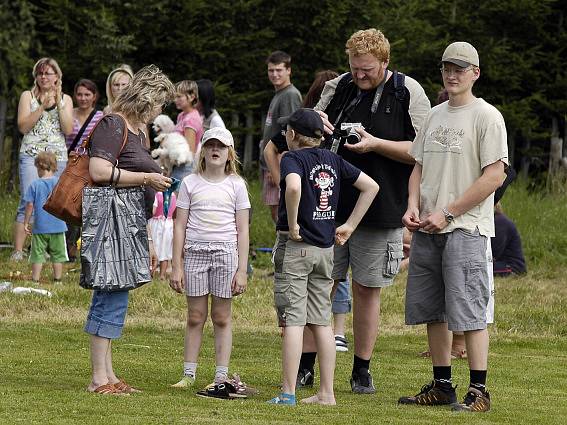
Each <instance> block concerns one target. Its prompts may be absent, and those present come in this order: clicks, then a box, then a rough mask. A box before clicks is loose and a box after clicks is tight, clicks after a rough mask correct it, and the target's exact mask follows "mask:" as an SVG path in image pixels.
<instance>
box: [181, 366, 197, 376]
mask: <svg viewBox="0 0 567 425" xmlns="http://www.w3.org/2000/svg"><path fill="white" fill-rule="evenodd" d="M183 375H185V376H192V377H193V378H195V377H196V376H197V363H191V362H183Z"/></svg>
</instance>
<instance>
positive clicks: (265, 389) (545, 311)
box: [0, 182, 567, 425]
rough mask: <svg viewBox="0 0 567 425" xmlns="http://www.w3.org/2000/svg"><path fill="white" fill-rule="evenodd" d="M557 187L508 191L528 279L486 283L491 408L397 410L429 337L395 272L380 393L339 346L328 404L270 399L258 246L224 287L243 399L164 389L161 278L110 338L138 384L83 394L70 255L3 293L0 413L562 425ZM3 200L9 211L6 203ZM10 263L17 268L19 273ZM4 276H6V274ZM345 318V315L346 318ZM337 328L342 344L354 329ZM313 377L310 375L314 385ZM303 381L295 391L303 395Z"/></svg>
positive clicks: (462, 366)
mask: <svg viewBox="0 0 567 425" xmlns="http://www.w3.org/2000/svg"><path fill="white" fill-rule="evenodd" d="M250 191H251V196H252V200H253V204H254V220H253V227H252V231H251V235H252V240H253V243H254V245H255V246H258V247H264V246H270V244H271V241H272V237H273V227H271V224H270V219H269V217H268V215H267V211H266V210H265V209H264V208H263V207H262V206H261V205H260V202H259V196H258V185H257V184H256V183H255V182H251V183H250ZM566 200H567V199H566V198H564V197H558V198H552V197H537V196H534V195H530V194H529V193H528V191H527V190H526V189H525V186H523V185H522V184H521V183H519V184H518V185H516V186H513V187H512V188H511V189H510V190H509V192H508V193H507V194H506V197H505V201H506V202H505V205H504V207H505V209H506V211H507V213H508V214H509V215H510V216H511V217H512V218H513V219H514V220H515V221H516V222H517V224H518V227H519V229H520V232H521V233H522V236H523V239H524V245H525V251H526V257H527V259H528V266H529V273H528V274H527V275H526V276H523V277H518V278H511V279H497V280H496V323H495V324H494V325H492V326H491V328H490V333H491V349H490V359H489V375H488V387H489V390H490V391H491V395H492V399H493V404H492V410H491V411H490V412H489V413H486V414H475V415H467V414H455V413H452V412H450V411H448V410H447V409H445V408H413V407H400V406H398V405H397V404H396V400H397V398H398V397H399V396H401V395H409V394H414V393H416V392H417V391H418V390H419V387H420V386H421V385H423V384H425V383H426V382H427V381H428V380H430V375H431V372H430V370H431V364H430V362H429V360H427V359H421V358H419V357H417V353H418V352H420V351H422V350H424V349H425V346H426V341H425V332H424V327H407V326H405V325H404V323H403V300H404V288H405V279H406V275H405V274H400V275H399V276H398V277H397V279H396V283H395V285H394V286H393V287H391V288H389V289H387V290H385V291H384V297H383V303H382V311H383V314H382V318H381V334H380V336H379V338H378V342H377V344H376V348H375V352H374V356H373V360H372V365H371V367H372V371H373V374H374V377H375V385H376V387H377V393H376V394H375V395H371V396H357V395H353V394H352V393H351V392H350V386H349V384H348V379H349V375H350V369H351V362H352V353H338V354H337V368H336V381H335V391H336V397H337V403H338V405H337V406H336V407H332V408H324V407H318V406H297V407H296V408H286V407H281V406H270V405H267V404H266V403H265V401H266V400H267V399H269V398H271V397H273V396H274V395H276V394H277V392H278V386H279V383H280V380H281V376H280V337H279V332H278V329H277V328H276V325H275V323H276V321H275V313H274V310H273V307H272V290H271V277H269V276H268V273H269V271H270V262H269V254H265V253H258V254H257V258H256V260H254V266H255V270H254V276H253V278H252V279H251V281H250V282H249V290H248V291H247V293H246V294H245V295H244V296H242V297H238V298H235V300H234V303H233V304H234V307H233V311H234V313H233V317H234V347H233V357H232V361H231V371H235V372H239V373H240V374H241V376H242V378H243V379H244V380H245V381H246V382H248V383H249V384H251V385H253V386H256V387H258V388H259V389H260V394H259V395H258V396H255V397H253V398H250V399H247V400H242V401H220V400H208V399H202V398H199V397H197V396H195V391H196V390H191V391H175V390H173V389H172V388H170V387H169V384H171V383H173V382H176V380H177V379H178V378H179V377H180V374H181V366H182V356H183V332H184V319H185V314H184V311H185V303H184V299H183V297H182V296H179V295H176V294H175V293H174V292H173V291H171V290H170V289H169V287H168V285H167V284H166V283H165V282H161V281H155V282H152V283H151V284H148V285H146V286H144V287H143V288H140V289H138V290H136V291H133V292H132V293H131V303H130V308H129V312H128V318H127V324H126V328H125V333H124V336H123V338H122V339H120V340H118V341H116V343H115V344H114V364H115V367H116V370H117V372H119V374H120V376H122V377H124V378H126V379H127V380H128V381H129V382H130V383H132V384H133V385H136V386H137V387H140V388H142V389H143V390H144V392H143V393H142V394H138V395H133V396H129V397H104V396H96V395H93V394H89V393H87V392H86V391H85V387H86V385H87V383H88V381H89V357H88V337H87V335H86V334H85V333H84V332H83V331H82V325H83V322H84V319H85V315H86V311H87V308H88V305H89V300H90V293H89V292H88V291H86V290H83V289H81V288H79V286H78V283H77V282H78V277H79V271H78V270H77V265H75V264H72V265H68V266H66V275H65V279H64V282H63V284H62V285H58V286H55V285H53V284H51V283H48V282H49V278H50V275H51V272H50V271H49V270H47V269H46V270H44V275H45V279H46V283H45V284H43V285H42V287H43V288H45V289H48V290H50V291H52V292H53V297H51V298H47V297H41V296H34V295H19V296H18V295H15V294H11V293H0V424H11V423H26V424H27V423H42V424H43V423H58V424H77V423H109V424H114V423H123V424H130V423H132V424H177V423H179V424H181V423H184V424H185V423H196V424H213V423H215V424H217V423H221V424H224V423H243V424H286V425H288V424H296V423H297V424H367V423H368V424H370V423H386V424H414V423H415V424H449V423H451V424H468V423H474V424H523V423H526V424H527V423H531V424H534V423H537V424H538V425H543V424H564V423H567V367H566V366H567V338H566V337H567V301H566V300H567V261H566V256H567V236H566V235H565V232H564V230H563V229H564V228H565V226H562V221H563V219H564V217H566V216H567V202H565V201H566ZM0 202H2V205H3V206H4V208H2V209H0V226H1V228H0V231H1V232H3V233H0V235H2V238H0V239H4V240H5V239H7V238H9V230H8V231H7V230H6V229H9V225H10V221H11V220H12V219H13V208H15V199H14V196H13V195H4V196H3V197H0ZM10 209H12V211H9V210H10ZM8 254H9V251H8V250H3V251H0V281H3V280H10V281H12V283H13V284H14V285H15V286H31V283H30V282H29V281H27V280H26V279H28V278H29V275H30V267H29V265H28V264H26V263H18V264H13V263H9V262H8V261H7V258H8ZM17 272H20V274H17ZM10 273H11V275H10ZM348 327H349V328H350V322H349V323H348ZM347 337H348V338H349V340H351V341H352V334H350V333H349V334H348V335H347ZM213 375H214V352H213V341H212V327H211V326H210V325H208V326H207V327H206V330H205V339H204V342H203V348H202V351H201V356H200V360H199V369H198V377H197V386H196V389H200V388H201V387H203V386H204V385H206V384H207V383H209V382H210V381H211V380H212V377H213ZM453 376H454V381H455V383H456V384H458V389H457V392H458V395H459V398H461V397H462V396H463V395H464V391H465V390H466V386H467V384H468V369H467V366H466V362H465V361H463V360H459V361H455V362H454V372H453ZM316 385H317V382H316ZM312 393H313V390H300V391H299V393H298V396H299V397H300V398H301V397H303V396H308V395H311V394H312Z"/></svg>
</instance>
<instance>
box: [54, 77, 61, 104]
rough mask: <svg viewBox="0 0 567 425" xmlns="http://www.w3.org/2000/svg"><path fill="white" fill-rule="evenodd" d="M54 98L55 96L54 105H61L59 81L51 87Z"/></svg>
mask: <svg viewBox="0 0 567 425" xmlns="http://www.w3.org/2000/svg"><path fill="white" fill-rule="evenodd" d="M53 90H54V92H55V93H54V96H55V104H56V105H61V99H62V98H63V90H62V88H61V80H57V81H56V82H55V85H54V87H53Z"/></svg>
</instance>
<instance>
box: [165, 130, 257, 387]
mask: <svg viewBox="0 0 567 425" xmlns="http://www.w3.org/2000/svg"><path fill="white" fill-rule="evenodd" d="M202 143H203V147H202V150H201V153H200V155H199V159H198V162H197V164H196V172H195V173H194V174H191V175H189V176H187V177H185V178H184V179H183V182H182V183H181V188H180V190H179V196H178V198H177V213H176V214H177V216H176V218H175V226H174V234H173V261H172V272H171V276H170V282H169V284H170V286H171V287H172V288H173V289H174V290H175V291H177V292H179V293H185V295H186V296H187V328H186V330H185V351H184V363H183V378H182V379H181V380H180V381H179V382H178V383H176V384H174V385H173V386H174V387H176V388H187V387H190V386H192V385H193V383H194V382H195V375H196V370H197V358H198V356H199V351H200V348H201V340H202V337H203V327H204V325H205V321H206V319H207V313H208V298H209V294H210V295H211V299H212V300H211V319H212V322H213V327H214V336H215V347H216V352H215V360H216V372H215V379H214V383H215V386H211V387H207V388H206V389H205V390H203V391H200V392H199V394H200V395H204V396H211V397H214V396H215V395H216V394H217V393H218V390H219V388H218V385H219V384H222V383H223V382H224V381H225V380H226V379H227V378H228V364H229V361H230V354H231V348H232V322H231V299H232V297H233V296H236V295H239V294H242V293H243V292H244V291H245V290H246V283H247V275H246V268H247V263H248V215H249V209H250V201H249V199H248V191H247V188H246V183H245V182H244V180H243V179H242V178H241V177H240V176H239V175H238V173H237V163H238V159H237V155H236V151H235V150H234V141H233V138H232V135H231V134H230V131H228V130H226V129H224V128H220V127H217V128H212V129H210V130H207V131H206V132H205V134H204V135H203V142H202Z"/></svg>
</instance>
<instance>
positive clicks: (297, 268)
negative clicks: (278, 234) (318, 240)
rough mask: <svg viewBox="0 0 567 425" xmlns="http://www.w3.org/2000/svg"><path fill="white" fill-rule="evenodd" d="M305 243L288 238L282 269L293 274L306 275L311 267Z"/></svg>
mask: <svg viewBox="0 0 567 425" xmlns="http://www.w3.org/2000/svg"><path fill="white" fill-rule="evenodd" d="M311 258H312V257H311V255H310V252H309V249H308V248H307V246H306V244H304V243H301V242H295V241H292V240H288V241H287V243H286V246H285V255H284V258H283V265H282V271H283V272H285V273H288V274H291V275H293V276H306V275H307V274H309V273H310V272H311V270H312V269H313V264H312V259H311Z"/></svg>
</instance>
